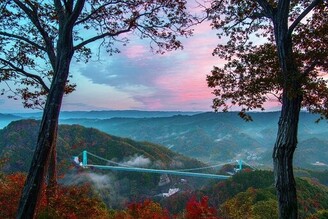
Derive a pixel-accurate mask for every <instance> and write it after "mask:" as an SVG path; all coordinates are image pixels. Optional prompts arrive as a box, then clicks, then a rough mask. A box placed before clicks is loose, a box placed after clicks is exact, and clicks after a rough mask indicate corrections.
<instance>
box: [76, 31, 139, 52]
mask: <svg viewBox="0 0 328 219" xmlns="http://www.w3.org/2000/svg"><path fill="white" fill-rule="evenodd" d="M132 27H133V25H130V26H129V27H128V28H126V29H124V30H120V31H116V32H114V33H110V32H107V33H103V34H100V35H98V36H94V37H91V38H89V39H87V40H85V41H83V42H81V43H80V44H78V45H76V46H74V48H73V49H74V51H76V50H78V49H81V48H82V47H83V46H85V45H87V44H89V43H92V42H94V41H97V40H100V39H103V38H105V37H114V36H118V35H120V34H122V33H127V32H129V31H131V29H132Z"/></svg>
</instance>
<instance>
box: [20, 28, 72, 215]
mask: <svg viewBox="0 0 328 219" xmlns="http://www.w3.org/2000/svg"><path fill="white" fill-rule="evenodd" d="M57 51H60V52H58V54H57V63H56V66H57V67H56V71H55V74H54V78H53V81H52V84H51V87H50V91H49V94H48V97H47V102H46V105H45V108H44V112H43V117H42V120H41V125H40V129H39V135H38V140H37V145H36V149H35V152H34V156H33V159H32V163H31V167H30V170H29V173H28V176H27V179H26V182H25V185H24V189H23V193H22V196H21V199H20V203H19V207H18V212H17V217H16V218H20V219H29V218H35V217H36V213H37V207H38V206H37V204H38V203H39V200H40V197H41V192H42V190H41V188H42V185H43V183H44V181H45V177H46V173H47V170H48V168H49V161H50V158H51V152H52V151H53V150H54V147H55V146H56V144H55V143H56V139H57V126H58V118H59V113H60V108H61V103H62V99H63V96H64V92H65V85H66V81H67V78H68V75H69V66H70V62H71V59H72V56H73V51H74V50H73V40H72V31H69V30H67V29H65V28H61V29H60V31H59V39H58V43H57Z"/></svg>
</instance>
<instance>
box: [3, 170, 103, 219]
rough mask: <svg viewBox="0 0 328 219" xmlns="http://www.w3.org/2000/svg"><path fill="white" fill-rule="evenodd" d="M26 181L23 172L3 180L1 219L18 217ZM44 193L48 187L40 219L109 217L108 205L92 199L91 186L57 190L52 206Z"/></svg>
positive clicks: (41, 207)
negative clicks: (17, 212) (18, 208)
mask: <svg viewBox="0 0 328 219" xmlns="http://www.w3.org/2000/svg"><path fill="white" fill-rule="evenodd" d="M24 181H25V175H24V174H22V173H14V174H11V175H6V176H4V177H3V178H2V179H1V178H0V218H15V216H16V211H17V207H18V203H19V199H20V196H21V191H22V189H23V186H24ZM44 194H45V187H44V188H43V196H42V197H41V200H40V204H39V210H38V212H39V214H38V215H39V216H40V217H41V218H69V219H77V218H86V217H87V218H99V219H100V218H108V211H107V209H106V207H105V205H104V204H103V203H102V202H101V201H100V199H98V198H93V197H91V195H90V194H91V191H90V189H89V187H88V186H79V187H58V191H57V196H56V197H54V198H53V199H51V200H50V203H47V199H46V197H45V195H44Z"/></svg>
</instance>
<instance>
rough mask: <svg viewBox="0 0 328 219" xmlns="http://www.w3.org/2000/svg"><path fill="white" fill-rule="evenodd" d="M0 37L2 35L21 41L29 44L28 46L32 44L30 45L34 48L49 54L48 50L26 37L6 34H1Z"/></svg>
mask: <svg viewBox="0 0 328 219" xmlns="http://www.w3.org/2000/svg"><path fill="white" fill-rule="evenodd" d="M0 35H2V36H6V37H11V38H15V39H19V40H22V41H24V42H26V43H28V44H30V45H32V46H34V47H36V48H38V49H40V50H42V51H45V52H47V50H46V48H44V47H42V46H40V45H39V44H37V43H35V42H33V41H31V40H30V39H28V38H26V37H22V36H18V35H15V34H11V33H6V32H0Z"/></svg>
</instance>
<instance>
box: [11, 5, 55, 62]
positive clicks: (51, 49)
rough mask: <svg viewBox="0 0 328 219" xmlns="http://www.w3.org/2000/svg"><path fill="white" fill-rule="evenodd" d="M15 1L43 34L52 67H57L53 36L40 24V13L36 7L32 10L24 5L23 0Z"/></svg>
mask: <svg viewBox="0 0 328 219" xmlns="http://www.w3.org/2000/svg"><path fill="white" fill-rule="evenodd" d="M14 2H15V3H16V5H17V6H18V7H19V8H20V9H22V10H23V11H24V12H25V13H26V15H27V16H28V18H29V19H30V20H31V21H32V23H33V25H34V26H35V27H36V28H37V29H38V31H39V32H40V34H41V36H42V38H43V40H44V42H45V45H46V52H47V54H48V56H49V59H50V63H51V65H52V67H53V68H55V63H56V61H55V59H56V55H55V49H54V46H53V43H52V40H51V38H50V37H49V35H48V33H47V32H46V31H45V29H44V28H43V27H42V25H41V24H40V21H39V17H38V14H37V11H36V9H35V10H31V9H29V8H27V7H26V5H24V4H23V3H22V2H20V1H18V0H14ZM27 2H28V1H27ZM55 2H56V1H55ZM59 2H60V1H59Z"/></svg>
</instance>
